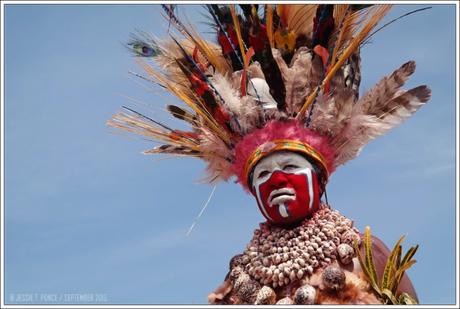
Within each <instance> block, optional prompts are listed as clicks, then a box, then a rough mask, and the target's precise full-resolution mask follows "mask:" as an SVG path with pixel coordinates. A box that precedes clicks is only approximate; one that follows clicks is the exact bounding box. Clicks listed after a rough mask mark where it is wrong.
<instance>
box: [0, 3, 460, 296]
mask: <svg viewBox="0 0 460 309" xmlns="http://www.w3.org/2000/svg"><path fill="white" fill-rule="evenodd" d="M419 7H421V6H419V5H410V6H407V5H404V6H396V7H395V8H394V9H393V11H392V12H391V13H390V14H389V16H388V17H387V20H389V19H391V18H394V17H396V16H398V15H400V14H403V13H405V12H408V11H409V10H412V9H415V8H419ZM4 8H5V15H4V17H5V20H4V26H5V37H4V42H5V46H4V53H5V54H4V55H5V68H4V70H5V71H4V74H5V84H4V86H5V94H4V111H5V118H4V121H5V122H4V130H5V131H4V136H5V140H4V146H5V150H4V154H5V161H4V162H5V171H4V176H5V184H4V193H5V195H4V207H5V208H4V213H5V221H4V223H5V256H4V258H5V274H4V276H5V277H4V280H5V301H6V302H7V303H8V302H9V300H14V299H15V297H17V295H18V294H21V293H22V294H34V295H35V294H36V295H38V296H34V297H36V298H35V299H34V302H36V303H39V302H43V301H44V299H42V298H40V297H43V295H54V294H56V295H58V297H62V295H68V294H71V293H76V294H93V295H96V294H97V295H103V299H105V300H107V302H108V303H114V304H116V303H118V304H125V303H131V304H202V303H206V302H207V298H206V296H207V294H208V293H209V292H211V291H212V290H214V289H215V288H216V287H217V286H218V285H219V284H220V283H221V282H222V281H223V279H224V276H225V275H226V272H227V269H228V261H229V259H230V258H231V257H232V256H233V255H235V254H237V253H240V252H241V251H242V250H244V247H245V245H246V244H247V242H248V241H249V240H250V238H251V236H252V231H253V230H254V228H256V227H257V225H258V223H259V222H261V221H262V220H263V217H262V215H261V214H260V213H259V211H258V209H257V207H256V203H255V200H254V199H253V198H252V196H250V195H248V194H246V193H244V192H243V190H242V189H241V188H240V187H239V186H238V185H236V184H233V183H231V182H230V183H224V184H220V185H218V187H217V189H216V192H215V195H214V197H213V199H212V200H211V202H210V204H209V206H208V208H207V210H206V212H205V213H204V215H203V216H202V218H201V220H200V221H199V222H198V224H197V226H196V227H195V229H194V230H193V232H192V234H191V235H190V236H189V237H186V236H185V234H186V232H187V230H188V228H189V227H190V225H191V224H192V222H193V220H194V218H195V217H196V215H197V214H198V213H199V212H200V209H201V207H202V206H203V204H204V203H205V201H206V200H207V198H208V195H209V194H210V192H211V190H212V187H211V186H209V185H203V184H200V183H199V179H200V177H202V175H203V171H204V167H205V165H204V164H203V163H202V162H200V161H198V160H194V159H171V160H158V158H157V157H150V156H143V155H142V154H141V151H142V150H144V149H147V148H149V147H150V146H151V145H150V144H149V143H148V142H146V141H143V140H141V139H139V138H135V137H132V136H128V135H125V134H123V136H120V134H113V133H114V132H115V133H120V132H117V131H115V130H113V129H109V128H108V127H107V126H106V125H105V122H106V120H107V119H109V118H110V117H111V115H112V114H114V113H115V112H116V111H118V110H119V109H120V106H122V105H128V106H131V107H134V108H142V106H141V107H139V106H140V104H139V103H136V102H134V101H132V100H130V99H129V98H128V97H130V98H134V99H135V100H138V101H141V102H143V103H142V104H147V105H148V106H149V109H150V110H151V111H152V110H153V112H151V113H150V116H154V117H156V118H159V119H167V116H166V114H165V113H164V112H162V111H161V109H162V108H163V107H164V106H165V105H166V104H171V103H176V104H177V103H178V102H177V99H175V98H174V97H172V96H170V95H168V94H166V93H164V92H163V91H162V90H161V89H159V88H153V89H147V90H146V89H145V88H144V87H142V86H141V85H139V83H138V82H137V81H136V80H135V79H133V78H132V77H131V76H130V75H129V74H128V73H127V72H128V71H129V70H134V71H138V72H139V71H140V69H139V68H138V67H136V65H135V63H134V59H133V57H132V56H131V55H130V54H129V53H128V52H127V50H126V49H125V48H124V47H123V44H122V43H124V42H126V41H127V40H128V38H129V34H130V32H132V31H133V30H135V29H142V30H146V31H149V32H152V33H153V34H155V35H158V36H159V37H164V36H165V33H166V29H167V23H166V22H165V21H164V20H163V19H162V18H161V15H160V12H161V10H160V7H159V6H158V5H13V4H8V5H6V6H5V7H4ZM202 11H203V10H202V9H201V8H200V7H197V6H185V7H184V6H180V7H179V13H180V14H184V13H186V15H187V16H189V18H190V19H191V20H194V21H196V20H201V21H202V20H203V17H201V16H200V12H202ZM200 28H201V29H206V28H205V27H200ZM361 57H362V72H361V73H362V77H363V81H362V83H361V88H360V89H361V91H365V90H367V89H369V88H370V87H372V85H374V84H375V83H376V82H377V81H378V80H379V79H380V78H381V77H383V76H384V75H385V74H388V73H391V72H392V71H393V70H394V69H396V68H397V67H399V66H400V65H401V64H402V63H404V62H406V61H408V60H411V59H413V60H415V61H416V62H417V71H416V73H415V74H414V76H413V77H412V78H411V79H410V81H409V82H408V84H407V87H413V86H417V85H420V84H428V85H429V86H430V87H431V89H432V92H433V96H432V99H431V101H430V102H429V103H428V104H427V105H426V106H424V107H422V108H421V110H420V111H418V112H417V113H416V114H415V115H414V116H413V117H412V118H410V119H409V120H408V121H407V122H405V123H404V124H403V125H401V126H400V127H398V128H396V129H394V130H393V131H391V132H390V133H389V134H387V135H386V136H384V137H381V138H378V139H377V140H375V141H373V142H371V143H370V144H369V145H368V146H367V147H366V148H365V149H364V150H363V152H362V153H361V155H360V156H359V157H358V158H357V159H356V160H354V161H352V162H350V163H348V164H347V165H346V166H344V167H342V168H340V169H339V170H338V171H337V172H335V173H334V175H333V176H332V177H331V180H330V183H329V187H328V197H329V202H330V203H331V204H332V206H333V207H334V208H336V209H338V210H339V211H340V212H342V213H343V214H345V215H347V216H348V217H350V218H352V219H353V220H354V222H355V225H356V226H357V227H358V228H359V229H361V230H363V229H364V227H365V226H366V225H370V226H371V229H372V233H373V234H375V235H377V236H378V237H380V238H381V239H382V240H383V241H384V242H385V243H386V244H387V245H388V246H392V245H393V244H394V243H395V242H396V241H397V239H398V238H399V237H400V235H402V234H406V235H407V238H406V240H405V242H404V243H403V245H404V248H408V247H409V246H410V245H415V244H420V249H419V251H418V252H417V255H416V259H417V261H418V262H417V264H415V266H413V268H412V269H410V271H409V275H410V277H411V279H412V281H413V283H414V285H415V287H416V290H417V293H418V295H419V298H420V300H421V302H422V303H424V304H452V303H454V302H455V291H456V288H455V274H456V273H457V272H458V270H456V269H455V261H456V259H455V252H456V248H455V238H456V234H455V223H456V222H455V220H456V219H455V218H456V216H457V214H456V204H455V142H456V135H455V115H456V104H455V69H454V68H455V6H454V5H435V6H434V7H433V8H432V9H431V10H428V11H424V12H421V13H418V14H416V15H411V16H409V17H407V18H405V19H403V20H401V21H399V22H397V23H395V24H393V25H391V26H390V27H387V28H386V29H385V30H383V31H381V32H379V33H378V34H377V35H375V37H374V38H373V41H372V43H371V44H369V45H367V46H365V47H364V48H363V49H362V54H361ZM169 123H170V124H174V125H178V123H177V122H175V121H169ZM58 301H59V300H58ZM60 301H62V299H61V300H60ZM45 302H46V301H45ZM26 303H27V302H26Z"/></svg>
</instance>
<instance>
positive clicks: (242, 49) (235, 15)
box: [230, 5, 248, 70]
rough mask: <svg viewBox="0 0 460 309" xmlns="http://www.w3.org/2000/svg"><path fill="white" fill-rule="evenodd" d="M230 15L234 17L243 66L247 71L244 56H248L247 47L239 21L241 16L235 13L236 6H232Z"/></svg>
mask: <svg viewBox="0 0 460 309" xmlns="http://www.w3.org/2000/svg"><path fill="white" fill-rule="evenodd" d="M230 14H231V15H232V20H233V26H234V28H235V32H236V37H237V38H238V45H239V47H240V53H241V55H242V58H243V64H244V69H245V70H246V69H247V68H248V61H247V59H246V57H244V55H246V46H245V45H244V42H243V38H242V36H241V27H240V21H239V16H238V15H237V14H236V12H235V6H234V5H230Z"/></svg>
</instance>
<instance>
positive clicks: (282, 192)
mask: <svg viewBox="0 0 460 309" xmlns="http://www.w3.org/2000/svg"><path fill="white" fill-rule="evenodd" d="M293 200H295V191H294V189H291V188H282V189H277V190H273V191H272V192H271V193H270V196H269V197H268V203H269V205H270V207H271V206H273V205H279V204H284V203H286V202H287V201H293Z"/></svg>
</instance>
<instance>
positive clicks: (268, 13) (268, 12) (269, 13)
mask: <svg viewBox="0 0 460 309" xmlns="http://www.w3.org/2000/svg"><path fill="white" fill-rule="evenodd" d="M265 22H266V24H267V37H268V42H269V43H270V48H273V47H275V43H274V41H273V7H272V5H271V4H266V5H265Z"/></svg>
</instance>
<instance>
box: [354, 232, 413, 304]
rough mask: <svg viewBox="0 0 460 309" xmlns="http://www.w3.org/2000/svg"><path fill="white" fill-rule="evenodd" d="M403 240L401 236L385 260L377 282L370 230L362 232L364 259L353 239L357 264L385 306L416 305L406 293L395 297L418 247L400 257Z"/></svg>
mask: <svg viewBox="0 0 460 309" xmlns="http://www.w3.org/2000/svg"><path fill="white" fill-rule="evenodd" d="M403 240H404V236H402V237H401V238H400V239H399V240H398V241H397V242H396V244H395V246H394V248H393V250H392V251H391V253H390V256H389V257H388V259H387V262H386V265H385V269H384V271H383V276H382V278H381V280H379V278H378V275H377V271H376V268H375V264H374V258H373V255H372V239H371V229H370V227H369V226H367V227H366V229H365V231H364V241H363V243H364V257H363V256H362V255H361V252H360V250H359V246H358V242H357V240H356V239H355V241H354V247H355V251H356V255H357V257H358V260H359V264H360V265H361V268H362V270H363V272H364V274H365V275H366V277H367V278H368V280H369V283H370V285H371V286H372V289H373V290H374V292H375V293H376V294H377V295H378V296H379V297H380V298H381V299H382V300H383V302H384V303H385V304H392V305H412V304H417V301H416V300H415V299H414V298H413V297H412V296H410V295H409V294H407V293H401V295H399V297H397V295H396V291H397V290H398V286H399V283H400V282H401V279H402V277H403V275H404V272H405V271H406V270H407V269H409V268H410V267H411V266H412V265H414V264H415V263H416V260H414V259H412V258H413V257H414V255H415V253H416V252H417V249H418V245H416V246H415V247H411V248H410V249H409V250H408V251H407V252H406V254H405V255H404V257H403V258H402V259H401V256H402V246H401V243H402V242H403Z"/></svg>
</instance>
